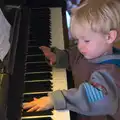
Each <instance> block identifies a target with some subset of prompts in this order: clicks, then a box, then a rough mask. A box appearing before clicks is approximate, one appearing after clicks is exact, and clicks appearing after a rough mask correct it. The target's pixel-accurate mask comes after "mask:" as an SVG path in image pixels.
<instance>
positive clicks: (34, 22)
mask: <svg viewBox="0 0 120 120" xmlns="http://www.w3.org/2000/svg"><path fill="white" fill-rule="evenodd" d="M60 1H62V0H60ZM7 2H8V1H7ZM7 2H6V3H7ZM14 2H15V1H14ZM64 2H65V1H62V2H60V3H59V0H56V2H55V1H54V0H53V2H49V0H48V1H47V3H46V2H45V1H43V2H40V0H39V1H38V0H35V1H34V2H33V1H32V0H29V1H27V0H26V1H25V2H23V4H22V5H18V4H17V5H16V4H15V5H13V2H12V5H11V4H8V5H6V7H5V8H4V9H5V10H4V14H5V16H6V18H7V19H8V21H9V22H10V24H11V25H12V29H11V36H10V43H11V49H10V51H9V53H8V55H7V56H8V61H7V62H8V64H7V67H6V68H7V72H8V77H7V79H9V88H8V102H7V112H6V111H5V112H6V117H7V118H8V120H72V119H75V115H74V114H75V113H73V112H70V111H68V110H63V111H57V110H53V109H51V110H47V111H42V112H32V113H27V112H26V111H22V103H23V102H27V101H31V100H32V99H33V98H34V97H36V98H39V97H42V96H46V95H47V94H48V93H49V92H52V91H55V90H58V89H69V88H70V87H73V86H72V85H73V81H72V75H71V73H70V72H69V71H67V70H66V69H62V68H54V67H51V66H50V65H49V63H48V61H47V60H46V58H45V56H44V54H43V52H42V51H41V50H40V49H39V46H42V45H45V46H48V47H52V46H56V47H58V48H60V49H64V48H67V47H68V45H69V40H68V32H67V23H66V14H65V7H63V6H65V5H63V3H64ZM8 3H9V2H8ZM68 81H69V82H68Z"/></svg>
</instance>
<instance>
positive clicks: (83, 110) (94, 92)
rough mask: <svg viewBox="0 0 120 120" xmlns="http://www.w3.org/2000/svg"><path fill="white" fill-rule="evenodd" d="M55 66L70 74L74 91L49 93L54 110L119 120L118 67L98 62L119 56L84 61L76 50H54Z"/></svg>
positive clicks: (75, 48)
mask: <svg viewBox="0 0 120 120" xmlns="http://www.w3.org/2000/svg"><path fill="white" fill-rule="evenodd" d="M54 52H55V53H56V58H57V60H56V67H62V68H67V69H69V70H71V71H72V74H73V79H74V83H75V88H71V89H69V90H57V91H54V92H52V93H50V94H49V96H50V97H51V99H52V100H53V103H54V108H55V109H57V110H63V109H68V110H71V111H74V112H77V113H78V114H83V115H87V116H98V115H110V116H112V117H113V118H114V119H115V120H119V119H120V109H119V108H120V105H119V102H120V99H119V97H120V92H119V91H120V87H119V86H120V75H119V74H120V68H119V67H118V66H117V65H115V64H107V63H104V64H101V62H102V61H105V60H111V59H117V60H120V54H119V53H117V52H115V53H114V52H113V54H110V55H105V56H101V57H99V58H96V59H92V60H87V59H85V58H84V57H83V56H82V55H81V54H80V52H79V51H78V50H77V47H72V48H70V49H68V50H59V49H55V51H54Z"/></svg>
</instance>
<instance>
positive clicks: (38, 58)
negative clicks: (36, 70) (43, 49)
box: [26, 55, 46, 62]
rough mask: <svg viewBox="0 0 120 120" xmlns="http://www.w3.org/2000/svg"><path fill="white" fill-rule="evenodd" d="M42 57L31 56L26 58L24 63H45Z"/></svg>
mask: <svg viewBox="0 0 120 120" xmlns="http://www.w3.org/2000/svg"><path fill="white" fill-rule="evenodd" d="M45 60H46V59H45V56H44V55H33V56H26V62H40V61H45Z"/></svg>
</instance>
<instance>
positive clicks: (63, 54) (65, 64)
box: [40, 46, 76, 69]
mask: <svg viewBox="0 0 120 120" xmlns="http://www.w3.org/2000/svg"><path fill="white" fill-rule="evenodd" d="M40 49H41V50H42V51H43V53H44V55H45V56H46V57H47V59H49V60H50V64H51V65H54V66H55V67H57V68H67V69H70V68H71V65H70V64H71V62H70V61H71V58H72V59H75V57H74V56H76V52H74V53H72V51H73V49H75V50H76V46H75V47H71V48H69V49H67V50H60V49H58V48H56V47H53V48H51V49H50V48H48V47H46V46H41V47H40ZM73 54H74V55H73Z"/></svg>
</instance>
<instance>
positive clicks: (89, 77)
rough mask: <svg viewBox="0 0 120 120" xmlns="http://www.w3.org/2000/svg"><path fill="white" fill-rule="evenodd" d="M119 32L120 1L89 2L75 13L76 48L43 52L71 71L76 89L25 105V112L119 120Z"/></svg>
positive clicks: (57, 64)
mask: <svg viewBox="0 0 120 120" xmlns="http://www.w3.org/2000/svg"><path fill="white" fill-rule="evenodd" d="M119 31H120V1H118V0H88V1H86V2H84V4H82V5H81V6H79V7H78V8H76V9H75V10H73V14H72V18H71V33H72V36H73V38H74V39H75V40H76V41H77V45H76V46H75V47H72V48H69V49H67V50H59V49H57V48H55V49H54V50H53V51H51V50H50V49H49V48H48V47H45V46H41V47H40V49H42V50H43V52H44V54H45V56H46V57H47V58H48V59H49V60H50V63H51V64H55V65H56V67H66V68H69V69H71V71H72V74H73V78H74V83H75V88H71V89H69V90H57V91H55V92H52V93H50V94H49V95H48V96H47V97H42V98H40V99H34V100H33V101H31V102H28V103H24V105H23V109H28V112H32V111H40V110H46V109H50V108H53V107H54V109H58V110H62V109H69V110H71V111H74V112H76V113H78V114H83V115H87V116H99V115H102V116H106V115H109V116H112V118H114V120H119V119H120V105H119V104H120V103H119V102H120V93H119V90H120V75H119V74H120V72H119V69H120V68H119V67H120V51H119V50H118V49H116V48H114V47H113V44H114V42H116V41H118V38H119V34H118V33H119ZM96 120H98V119H96ZM101 120H102V119H101ZM104 120H105V119H104ZM107 120H108V119H107Z"/></svg>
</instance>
